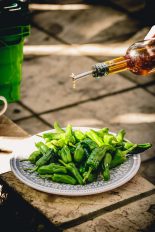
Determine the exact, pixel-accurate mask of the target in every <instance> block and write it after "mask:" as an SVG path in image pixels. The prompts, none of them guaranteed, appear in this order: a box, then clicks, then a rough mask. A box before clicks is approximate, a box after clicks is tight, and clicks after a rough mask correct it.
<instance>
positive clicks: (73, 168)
mask: <svg viewBox="0 0 155 232" xmlns="http://www.w3.org/2000/svg"><path fill="white" fill-rule="evenodd" d="M59 162H60V163H62V164H63V165H64V166H65V167H66V168H67V170H68V171H69V172H71V173H72V175H73V176H74V177H75V178H76V180H77V182H78V183H79V184H81V185H82V184H83V179H82V176H81V175H80V173H79V171H78V169H77V168H76V166H75V164H74V163H68V164H66V163H64V162H63V161H62V160H59Z"/></svg>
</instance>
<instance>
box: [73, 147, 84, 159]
mask: <svg viewBox="0 0 155 232" xmlns="http://www.w3.org/2000/svg"><path fill="white" fill-rule="evenodd" d="M84 157H85V151H84V149H83V147H82V145H81V144H80V143H79V144H78V145H77V147H76V149H75V152H74V161H75V162H77V163H80V162H81V161H82V160H83V159H84Z"/></svg>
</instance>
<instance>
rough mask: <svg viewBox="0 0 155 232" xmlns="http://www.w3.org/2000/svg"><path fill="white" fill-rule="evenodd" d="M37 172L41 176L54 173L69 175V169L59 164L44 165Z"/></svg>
mask: <svg viewBox="0 0 155 232" xmlns="http://www.w3.org/2000/svg"><path fill="white" fill-rule="evenodd" d="M37 172H38V173H39V174H41V175H44V174H53V173H64V174H66V173H67V169H66V168H65V167H64V166H61V165H59V164H55V163H51V164H49V165H44V166H41V167H40V168H38V170H37Z"/></svg>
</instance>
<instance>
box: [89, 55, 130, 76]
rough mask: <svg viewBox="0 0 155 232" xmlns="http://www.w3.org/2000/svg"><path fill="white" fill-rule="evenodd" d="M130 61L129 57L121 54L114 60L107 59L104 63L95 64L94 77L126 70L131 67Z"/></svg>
mask: <svg viewBox="0 0 155 232" xmlns="http://www.w3.org/2000/svg"><path fill="white" fill-rule="evenodd" d="M128 61H129V59H128V58H126V57H125V56H121V57H118V58H115V59H112V60H108V61H105V62H104V63H99V64H96V65H95V66H94V72H93V77H95V78H99V77H102V76H107V75H109V74H113V73H118V72H122V71H125V70H127V69H129V68H128Z"/></svg>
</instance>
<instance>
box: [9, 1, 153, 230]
mask: <svg viewBox="0 0 155 232" xmlns="http://www.w3.org/2000/svg"><path fill="white" fill-rule="evenodd" d="M31 24H32V32H31V36H30V37H29V38H28V39H27V40H26V42H25V45H26V46H29V45H31V46H33V45H34V46H35V45H38V46H39V45H44V46H50V47H49V50H50V52H51V54H49V52H48V55H46V54H44V55H43V54H42V55H41V54H39V53H37V49H39V47H36V52H35V53H34V54H33V53H31V54H29V55H28V53H26V50H24V51H25V60H24V63H23V79H22V86H21V100H20V101H19V102H16V103H13V104H10V105H9V108H8V110H7V113H6V115H7V116H8V117H9V118H10V119H12V120H13V121H15V122H16V123H17V124H18V125H20V126H21V127H22V128H24V129H25V130H26V131H27V132H28V133H30V134H35V133H38V132H40V131H44V130H48V129H50V128H51V127H52V125H53V122H54V121H55V120H58V121H60V123H61V125H62V126H66V124H67V123H68V122H70V123H72V124H73V125H74V126H90V127H104V126H106V127H107V126H108V127H109V128H110V130H111V131H114V132H115V131H117V130H119V129H121V128H125V129H126V131H127V138H129V139H131V140H133V141H135V142H138V143H143V142H152V143H153V144H154V138H155V78H154V77H155V76H154V75H152V76H148V77H142V76H136V75H134V74H132V73H130V72H128V71H126V72H124V73H121V74H114V75H111V76H109V77H107V78H105V79H100V80H98V81H96V80H93V79H87V80H83V81H81V82H79V83H78V84H77V88H76V89H75V90H74V89H73V88H72V83H71V79H70V77H69V75H70V74H71V73H72V72H75V73H78V72H81V71H85V70H88V69H90V68H91V66H92V65H93V64H95V63H96V62H99V61H102V60H105V59H110V58H112V57H116V56H119V55H123V51H124V49H125V48H127V47H128V46H130V45H131V44H132V43H134V42H135V41H137V40H142V39H143V38H144V36H145V34H146V33H147V32H148V30H149V28H150V27H149V26H148V25H143V24H142V23H141V22H140V21H138V20H137V19H136V18H134V17H133V18H131V17H130V16H129V15H128V14H127V13H126V11H122V10H120V11H119V10H118V8H115V7H111V6H110V5H108V4H106V5H103V4H102V6H99V5H97V6H90V8H88V9H85V10H74V11H73V10H68V11H62V10H61V11H59V10H55V11H54V10H52V11H35V10H33V11H32V12H31ZM90 44H91V46H93V48H94V50H93V49H92V50H90V49H89V51H86V50H84V51H83V50H82V49H83V47H82V46H83V45H87V46H88V45H90ZM97 47H99V49H103V51H105V53H104V54H102V53H100V52H99V50H96V48H97ZM25 48H26V47H25ZM55 48H59V52H54V51H55V50H54V49H55ZM81 48H82V49H81ZM107 48H109V49H107ZM116 48H117V49H116ZM46 49H47V50H48V47H46ZM154 154H155V146H153V148H152V149H151V150H150V151H148V152H147V153H145V155H143V156H142V159H143V161H144V160H148V159H150V158H151V159H152V158H154V157H155V155H154ZM147 162H148V161H147ZM152 162H153V161H151V162H150V164H151V165H152ZM143 165H144V164H143ZM143 167H144V166H142V168H141V171H142V174H144V176H146V177H147V176H148V175H149V176H150V175H151V177H150V178H151V181H152V182H155V179H154V178H153V177H152V176H153V174H148V173H147V171H146V169H149V163H148V164H147V165H145V169H144V168H143ZM77 231H78V230H77Z"/></svg>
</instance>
